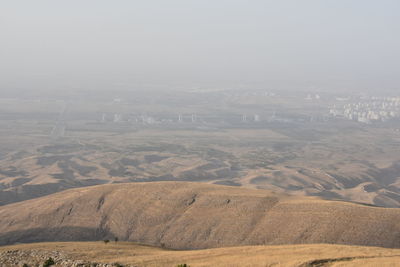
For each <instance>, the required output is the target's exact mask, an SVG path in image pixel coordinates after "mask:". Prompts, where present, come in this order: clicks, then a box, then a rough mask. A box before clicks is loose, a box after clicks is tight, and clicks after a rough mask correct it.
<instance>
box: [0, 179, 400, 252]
mask: <svg viewBox="0 0 400 267" xmlns="http://www.w3.org/2000/svg"><path fill="white" fill-rule="evenodd" d="M0 233H1V234H0V243H1V244H11V243H16V242H37V241H80V240H101V239H105V238H109V239H112V238H114V237H118V238H119V239H120V240H129V241H135V242H140V243H145V244H151V245H156V246H165V247H167V248H175V249H198V248H212V247H226V246H239V245H264V244H268V245H275V244H302V243H335V244H351V245H369V246H382V247H391V248H398V247H400V210H398V209H385V208H376V207H370V206H365V205H357V204H351V203H346V202H338V201H326V200H320V199H317V198H306V197H304V198H300V197H291V196H286V195H278V194H274V193H271V192H269V191H264V190H252V189H243V188H236V187H226V186H218V185H207V184H198V183H184V182H156V183H135V184H118V185H102V186H95V187H87V188H79V189H73V190H68V191H64V192H61V193H57V194H53V195H49V196H46V197H42V198H38V199H33V200H28V201H24V202H20V203H14V204H9V205H5V206H1V207H0Z"/></svg>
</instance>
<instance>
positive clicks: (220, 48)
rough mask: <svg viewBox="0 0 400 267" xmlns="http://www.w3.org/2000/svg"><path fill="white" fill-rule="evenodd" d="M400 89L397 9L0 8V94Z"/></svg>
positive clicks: (189, 1)
mask: <svg viewBox="0 0 400 267" xmlns="http://www.w3.org/2000/svg"><path fill="white" fill-rule="evenodd" d="M399 82H400V1H399V0H292V1H289V0H274V1H269V0H158V1H155V0H141V1H136V0H0V89H1V88H32V89H34V88H42V87H44V88H54V89H68V88H85V87H90V88H96V87H99V88H103V89H104V88H110V89H113V88H136V87H140V85H142V84H147V85H149V84H150V85H151V84H154V85H165V87H168V86H187V87H188V88H189V87H190V88H193V87H202V86H204V87H229V86H248V87H251V86H254V87H265V88H274V87H276V88H279V87H282V88H283V87H285V88H294V89H295V88H301V87H310V88H333V89H340V88H352V89H354V88H355V89H363V88H378V89H380V88H398V89H399V91H400V86H399V84H400V83H399Z"/></svg>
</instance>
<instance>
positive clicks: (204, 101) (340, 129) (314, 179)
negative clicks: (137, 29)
mask: <svg viewBox="0 0 400 267" xmlns="http://www.w3.org/2000/svg"><path fill="white" fill-rule="evenodd" d="M64 93H65V95H64ZM64 93H63V94H61V95H57V94H56V95H54V94H53V93H52V92H46V93H43V94H39V95H32V92H29V91H28V92H24V93H17V92H10V95H4V94H2V95H0V205H5V204H8V203H13V202H17V201H22V200H27V199H32V198H35V197H40V196H44V195H49V194H52V193H54V192H59V191H63V190H66V189H70V188H77V187H85V186H90V185H98V184H108V183H128V182H147V181H149V182H151V181H192V182H205V183H216V184H224V185H231V186H243V187H247V188H260V189H268V190H272V191H276V192H285V193H290V194H295V195H309V196H321V197H323V198H325V199H335V200H338V199H341V200H346V201H353V202H360V203H366V204H371V205H377V206H383V207H400V178H399V175H398V173H399V172H400V164H399V163H400V155H399V153H398V151H399V149H400V131H399V130H398V129H400V120H391V121H387V122H382V123H377V124H360V123H357V122H354V121H348V120H343V119H340V118H333V117H330V116H329V108H330V107H332V106H333V105H339V104H340V105H342V104H344V103H342V101H338V100H336V96H335V95H321V99H319V100H318V101H317V100H316V101H309V100H305V99H304V98H305V97H306V96H307V95H302V94H293V93H287V94H281V95H272V94H268V93H267V94H265V92H246V93H243V92H242V93H240V92H235V91H229V90H228V91H223V92H222V91H221V92H207V93H205V92H191V93H182V92H179V93H178V92H176V93H174V94H167V95H165V94H162V93H160V92H153V93H151V92H147V91H146V92H137V93H129V92H118V93H117V92H113V93H110V92H109V93H105V92H99V94H96V95H95V96H94V95H91V96H90V97H89V95H90V94H88V92H84V91H83V92H64ZM359 101H364V100H363V99H361V98H360V96H348V101H347V102H348V103H349V104H351V103H358V102H359ZM347 102H346V103H347ZM178 103H179V104H178ZM256 115H257V116H256ZM179 116H181V119H182V121H178V120H179ZM192 116H194V117H192ZM243 116H245V118H246V120H245V121H243ZM193 118H194V120H193ZM256 118H257V120H256Z"/></svg>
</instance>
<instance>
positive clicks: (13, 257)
mask: <svg viewBox="0 0 400 267" xmlns="http://www.w3.org/2000/svg"><path fill="white" fill-rule="evenodd" d="M2 256H3V257H2ZM38 256H41V257H40V258H39V257H38ZM49 256H53V258H54V259H55V262H56V265H55V266H66V264H67V263H92V266H94V265H93V263H95V262H96V263H98V266H104V265H101V264H108V265H105V266H115V265H112V264H113V263H114V264H115V263H119V264H120V265H122V266H136V267H163V266H165V267H174V266H177V265H178V264H183V263H186V264H188V265H189V266H190V267H205V266H219V267H245V266H249V267H250V266H251V267H265V266H278V267H279V266H282V267H283V266H285V267H317V266H320V267H321V266H337V267H339V266H354V267H355V266H357V267H358V266H364V267H368V266H369V267H376V266H380V267H382V266H383V267H384V266H387V267H389V266H390V267H392V266H398V265H397V264H398V262H400V251H399V249H385V248H377V247H357V246H343V245H318V244H315V245H289V246H247V247H232V248H217V249H207V250H195V251H193V250H192V251H171V250H163V249H160V248H154V247H148V246H141V245H136V244H132V243H125V242H118V243H109V244H107V245H105V244H104V243H103V242H73V243H72V242H71V243H36V244H28V245H16V246H7V247H0V265H1V264H3V265H1V266H5V267H6V266H15V265H12V264H10V262H18V263H20V264H23V263H28V264H30V266H34V264H40V263H42V262H43V259H46V258H47V257H49ZM63 264H64V265H63ZM68 266H72V265H68Z"/></svg>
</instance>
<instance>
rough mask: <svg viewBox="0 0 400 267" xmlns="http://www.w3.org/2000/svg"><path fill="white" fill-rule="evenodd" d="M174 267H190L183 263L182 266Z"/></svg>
mask: <svg viewBox="0 0 400 267" xmlns="http://www.w3.org/2000/svg"><path fill="white" fill-rule="evenodd" d="M176 267H190V266H189V265H187V264H186V263H184V264H178V265H177V266H176Z"/></svg>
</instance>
